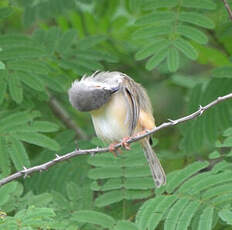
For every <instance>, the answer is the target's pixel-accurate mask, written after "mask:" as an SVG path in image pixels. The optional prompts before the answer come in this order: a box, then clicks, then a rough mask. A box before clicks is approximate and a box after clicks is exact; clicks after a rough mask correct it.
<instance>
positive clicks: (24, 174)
mask: <svg viewBox="0 0 232 230" xmlns="http://www.w3.org/2000/svg"><path fill="white" fill-rule="evenodd" d="M22 174H23V179H25V178H26V177H27V176H28V174H27V168H26V167H25V166H23V170H22Z"/></svg>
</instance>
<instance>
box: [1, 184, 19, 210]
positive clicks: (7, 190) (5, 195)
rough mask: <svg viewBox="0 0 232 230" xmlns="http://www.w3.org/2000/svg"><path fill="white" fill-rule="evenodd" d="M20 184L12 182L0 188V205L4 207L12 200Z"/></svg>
mask: <svg viewBox="0 0 232 230" xmlns="http://www.w3.org/2000/svg"><path fill="white" fill-rule="evenodd" d="M17 184H18V182H14V181H13V182H10V183H9V184H6V185H4V186H3V187H0V205H1V206H3V205H4V204H5V203H6V202H8V200H9V199H10V198H11V195H12V193H14V191H15V189H16V188H17Z"/></svg>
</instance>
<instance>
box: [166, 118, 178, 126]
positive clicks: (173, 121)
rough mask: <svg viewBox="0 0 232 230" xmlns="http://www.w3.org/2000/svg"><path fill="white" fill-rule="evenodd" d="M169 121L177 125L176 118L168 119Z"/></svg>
mask: <svg viewBox="0 0 232 230" xmlns="http://www.w3.org/2000/svg"><path fill="white" fill-rule="evenodd" d="M168 121H169V122H171V123H172V125H175V124H176V123H177V122H176V121H175V120H172V119H168Z"/></svg>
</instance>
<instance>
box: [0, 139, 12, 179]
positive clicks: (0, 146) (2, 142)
mask: <svg viewBox="0 0 232 230" xmlns="http://www.w3.org/2000/svg"><path fill="white" fill-rule="evenodd" d="M0 169H1V172H2V176H6V175H8V174H9V173H10V171H11V168H10V159H9V154H8V147H7V140H6V137H4V136H2V137H0Z"/></svg>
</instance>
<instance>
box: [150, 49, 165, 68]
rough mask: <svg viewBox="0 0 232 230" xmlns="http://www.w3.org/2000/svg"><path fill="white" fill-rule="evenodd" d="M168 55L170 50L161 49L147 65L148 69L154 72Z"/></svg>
mask: <svg viewBox="0 0 232 230" xmlns="http://www.w3.org/2000/svg"><path fill="white" fill-rule="evenodd" d="M167 55H168V48H164V49H159V50H157V51H156V54H154V55H153V56H152V57H151V58H150V59H149V60H148V62H147V63H146V69H148V70H152V69H154V68H155V67H156V66H157V65H159V64H160V63H161V62H162V61H163V60H164V59H165V58H166V57H167Z"/></svg>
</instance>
